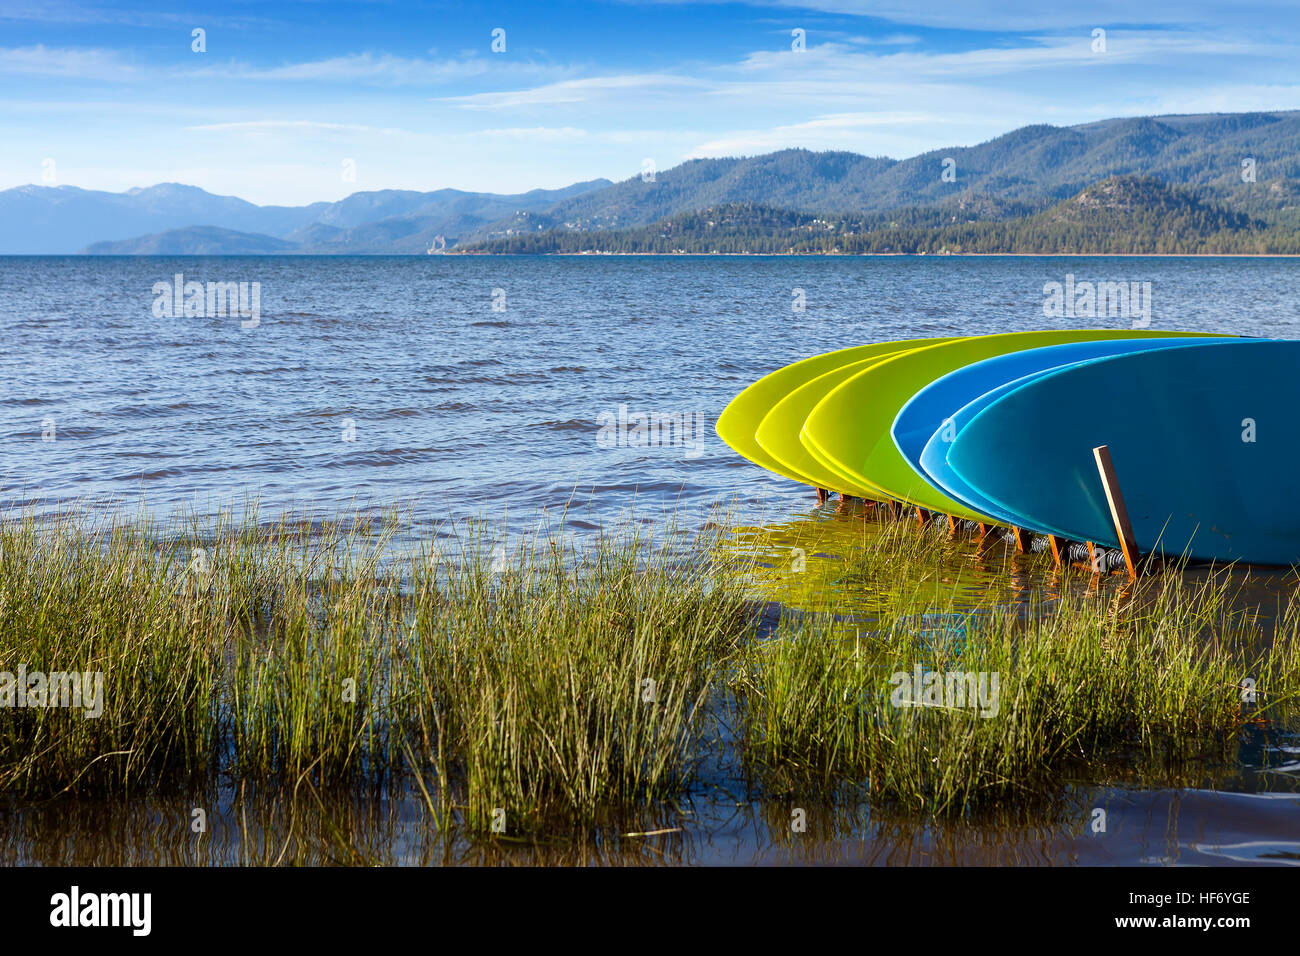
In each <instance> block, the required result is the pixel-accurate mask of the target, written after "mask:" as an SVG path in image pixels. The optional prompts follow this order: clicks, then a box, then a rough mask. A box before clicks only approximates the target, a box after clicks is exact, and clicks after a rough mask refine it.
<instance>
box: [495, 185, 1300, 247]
mask: <svg viewBox="0 0 1300 956" xmlns="http://www.w3.org/2000/svg"><path fill="white" fill-rule="evenodd" d="M891 217H895V218H891ZM470 251H478V252H491V253H512V254H521V253H527V254H557V253H558V254H569V255H574V254H583V253H587V254H591V253H621V254H629V255H631V254H656V253H657V254H665V253H687V254H695V255H706V254H715V253H719V254H746V253H747V254H754V255H790V254H828V253H829V254H844V255H854V254H857V255H861V254H864V253H872V254H889V253H893V254H906V255H918V254H920V255H926V254H961V253H968V254H969V253H1017V254H1018V253H1024V254H1039V255H1052V254H1064V253H1072V254H1077V255H1132V254H1143V253H1150V254H1160V255H1169V254H1179V255H1183V254H1187V255H1194V254H1223V255H1231V254H1252V255H1254V254H1284V255H1300V232H1297V230H1295V229H1294V228H1287V227H1283V226H1277V225H1270V224H1269V223H1267V222H1264V221H1262V220H1258V219H1253V218H1251V217H1250V216H1248V215H1247V214H1245V213H1241V212H1232V211H1230V210H1226V209H1223V208H1221V207H1219V206H1215V205H1212V204H1209V203H1205V202H1202V201H1201V200H1199V199H1197V198H1196V197H1195V195H1193V194H1192V193H1191V192H1190V191H1188V190H1186V189H1183V188H1181V187H1177V186H1167V185H1165V184H1164V183H1161V182H1160V181H1158V180H1156V179H1152V178H1141V177H1132V176H1113V177H1110V178H1108V179H1105V180H1102V182H1100V183H1098V184H1097V185H1095V186H1089V187H1087V188H1086V189H1084V190H1082V191H1081V192H1079V193H1078V195H1076V196H1072V197H1071V198H1069V199H1067V200H1065V201H1064V202H1060V203H1056V204H1055V205H1053V206H1049V207H1048V208H1047V209H1045V210H1042V211H1041V212H1037V213H1033V214H1030V215H1024V216H1020V217H1018V218H1013V219H982V220H981V219H975V218H964V217H963V218H958V216H956V215H954V214H951V213H950V211H949V210H947V209H943V208H937V207H931V208H924V207H912V208H910V209H907V210H900V211H896V212H894V213H885V214H879V213H876V214H869V215H865V216H863V215H850V216H831V215H827V214H826V213H801V212H794V211H791V210H788V209H779V208H774V207H771V206H762V205H757V204H753V203H719V204H718V205H716V206H710V207H708V208H707V209H703V210H697V211H692V212H687V213H680V214H678V215H675V216H666V217H665V218H663V219H661V220H659V221H658V222H655V223H652V224H650V225H648V226H637V227H634V228H631V229H609V230H600V231H595V232H580V231H577V230H559V229H551V230H547V231H545V232H539V233H527V234H525V235H519V236H511V237H509V238H503V239H494V240H490V241H488V242H486V243H483V244H480V245H479V246H476V247H473V248H471V250H470Z"/></svg>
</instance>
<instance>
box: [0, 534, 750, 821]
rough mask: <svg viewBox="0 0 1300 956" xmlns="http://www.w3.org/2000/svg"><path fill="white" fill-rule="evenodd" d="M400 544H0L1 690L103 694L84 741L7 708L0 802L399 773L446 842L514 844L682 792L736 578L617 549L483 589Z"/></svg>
mask: <svg viewBox="0 0 1300 956" xmlns="http://www.w3.org/2000/svg"><path fill="white" fill-rule="evenodd" d="M399 524H400V521H399V516H398V515H397V514H390V515H388V516H385V517H383V518H381V519H379V520H367V519H364V518H361V517H354V518H352V519H349V520H335V521H328V522H313V521H308V522H305V523H304V522H301V521H290V520H289V519H288V518H282V519H280V520H278V521H273V522H270V523H265V524H264V523H261V522H260V521H259V520H258V519H257V516H256V513H255V511H254V512H249V513H246V514H245V515H244V516H243V518H242V519H237V518H235V517H234V516H232V515H229V514H224V515H223V516H221V517H220V518H219V519H218V520H217V521H216V522H215V524H213V525H212V526H205V527H199V526H197V525H195V524H193V523H190V522H179V523H177V524H173V525H170V526H160V525H157V524H154V523H151V522H149V521H136V522H124V521H105V522H102V523H100V524H98V525H94V526H90V527H88V526H87V525H86V523H85V522H83V521H78V520H76V519H75V518H68V519H64V520H59V521H54V522H47V521H37V520H36V519H35V518H34V517H31V516H27V517H25V518H24V519H22V520H21V521H16V522H11V523H9V524H6V525H4V526H2V527H0V629H2V633H3V635H4V640H3V643H2V644H0V671H8V672H17V671H19V670H20V669H21V670H22V671H23V672H25V673H36V672H44V673H54V672H60V673H62V672H73V671H75V672H79V673H80V672H85V673H95V674H100V675H102V678H103V691H102V698H101V703H102V711H101V712H100V713H98V714H95V715H91V714H90V713H88V709H87V708H86V707H45V706H31V705H30V704H31V702H28V704H29V705H28V706H7V707H0V787H2V788H4V789H5V790H6V791H8V792H10V793H12V794H16V795H19V796H26V797H33V796H35V797H42V796H48V795H51V794H56V793H59V792H62V791H65V790H77V791H82V792H101V791H103V792H113V791H126V790H130V789H132V788H139V787H157V786H159V785H160V784H161V783H162V782H163V781H165V780H168V779H175V780H176V781H178V782H179V781H182V780H185V779H192V778H193V777H195V776H196V775H198V776H200V777H205V778H214V777H218V776H220V777H222V778H223V779H228V780H235V781H239V780H252V781H260V782H269V783H272V784H276V783H279V784H283V785H292V786H294V787H298V786H300V785H302V784H303V783H306V784H307V785H309V786H312V787H317V786H327V785H337V784H340V783H344V784H346V783H368V784H374V783H378V782H383V781H385V780H387V781H388V782H389V783H392V782H394V775H396V774H402V773H405V774H408V775H412V776H413V777H415V778H418V785H419V786H420V788H421V789H422V790H423V792H424V793H425V794H426V795H427V796H428V799H429V806H430V808H431V809H432V810H433V811H434V813H435V814H436V815H437V816H438V818H439V819H440V820H446V819H447V818H448V817H450V816H451V815H453V814H456V815H459V816H460V817H461V819H462V821H463V822H464V823H465V824H466V825H467V826H468V827H469V828H470V829H473V830H482V831H489V830H491V829H492V825H493V824H494V823H496V822H498V818H499V816H500V815H501V814H504V816H505V819H506V821H507V832H510V833H518V832H519V831H520V830H521V829H524V828H526V827H527V826H529V825H531V823H532V822H535V821H536V819H537V818H538V817H539V815H541V814H543V813H547V814H553V813H555V812H560V813H563V814H567V815H569V816H570V817H572V818H575V819H577V820H590V819H591V818H592V817H593V815H594V814H596V813H597V811H598V809H599V808H601V807H604V806H608V805H610V804H619V803H626V802H629V801H635V800H646V799H657V798H662V797H665V796H667V795H670V794H672V793H673V792H675V791H676V790H678V789H680V788H681V787H683V786H685V785H686V782H687V781H688V780H689V778H690V775H691V771H692V768H693V766H694V761H695V759H696V755H697V748H698V746H699V744H700V728H701V725H702V723H703V717H702V711H703V708H704V705H705V703H706V701H707V700H708V699H709V697H710V693H711V690H712V687H713V685H714V683H715V681H716V680H717V677H718V675H719V674H721V673H722V672H723V670H724V669H725V668H726V667H727V666H728V662H729V661H730V660H731V659H732V658H733V657H734V655H735V654H736V653H737V652H738V647H739V643H740V641H741V639H742V637H743V636H744V635H745V634H746V633H747V631H748V629H749V628H750V613H749V611H748V610H747V606H746V604H745V602H744V600H743V597H742V594H741V590H740V587H739V585H738V584H736V580H737V578H736V576H735V575H732V574H729V573H728V571H727V569H725V568H723V567H721V566H720V565H719V564H718V563H717V562H716V561H715V560H714V559H713V558H708V557H705V558H702V559H701V560H699V561H683V560H680V559H677V558H673V557H671V556H669V554H668V552H665V551H663V550H661V549H658V548H656V547H654V546H653V542H651V541H649V540H646V539H643V538H640V537H637V536H635V535H633V536H630V537H619V538H615V537H608V538H601V539H600V540H599V541H597V542H596V543H595V545H594V547H592V548H591V549H589V550H583V551H581V552H580V551H578V550H575V549H573V548H572V547H567V548H566V547H565V546H564V545H563V540H562V538H561V537H560V536H557V535H545V536H543V537H540V538H537V537H535V538H534V539H532V540H531V541H530V542H528V543H527V544H526V546H523V547H521V548H520V549H518V550H517V551H516V553H515V554H514V555H513V556H512V557H511V558H510V560H508V561H506V562H504V563H503V564H502V565H501V566H494V565H495V564H496V561H495V559H493V558H491V557H490V556H488V555H487V554H486V549H485V548H483V547H482V546H481V545H482V542H481V541H479V540H478V539H477V538H474V537H470V538H466V539H462V540H460V541H459V542H458V543H456V544H455V545H454V546H453V549H452V553H449V554H448V553H442V552H439V551H437V550H435V549H433V548H432V546H431V545H429V544H428V543H427V542H426V543H425V544H423V545H421V546H419V547H417V548H414V549H407V550H402V549H400V548H396V547H394V542H393V535H394V533H395V530H396V528H397V527H398V525H399ZM19 703H21V702H19ZM405 782H407V783H409V782H410V780H409V779H408V780H406V781H405Z"/></svg>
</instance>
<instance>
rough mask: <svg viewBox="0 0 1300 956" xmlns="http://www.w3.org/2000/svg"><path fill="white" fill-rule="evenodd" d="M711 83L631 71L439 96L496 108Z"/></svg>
mask: <svg viewBox="0 0 1300 956" xmlns="http://www.w3.org/2000/svg"><path fill="white" fill-rule="evenodd" d="M708 85H709V84H708V82H707V81H705V80H702V79H697V78H695V77H688V76H682V75H679V74H674V73H631V74H624V75H615V76H591V77H584V78H582V79H576V80H562V81H560V82H556V83H547V84H544V85H542V86H535V87H531V88H525V89H516V90H507V91H502V92H491V93H472V94H470V95H468V96H447V97H441V98H440V100H441V101H442V102H445V103H451V104H454V105H457V106H461V107H464V108H466V109H480V110H493V109H510V108H515V107H525V106H548V105H549V106H553V105H557V104H571V103H588V102H592V101H595V100H607V99H609V98H611V97H614V96H620V97H622V96H626V95H628V94H632V93H636V94H642V95H656V94H662V93H665V92H670V91H672V92H683V91H690V90H703V89H706V88H707V87H708Z"/></svg>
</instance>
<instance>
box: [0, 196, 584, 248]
mask: <svg viewBox="0 0 1300 956" xmlns="http://www.w3.org/2000/svg"><path fill="white" fill-rule="evenodd" d="M608 185H609V181H608V180H605V179H597V180H592V181H590V182H585V183H575V184H573V185H571V186H567V187H565V188H563V189H549V190H547V189H535V190H531V191H529V192H526V193H518V194H513V195H503V194H497V193H471V192H464V191H461V190H456V189H440V190H436V191H433V192H415V191H410V190H379V191H375V192H369V193H367V192H361V193H353V194H352V195H351V196H348V197H346V198H344V199H341V200H339V201H338V202H333V203H328V202H317V203H311V204H309V205H306V206H257V205H254V204H253V203H250V202H246V201H245V200H243V199H239V198H237V197H234V196H217V195H214V194H212V193H209V192H207V191H205V190H203V189H199V188H198V187H197V186H185V185H181V184H179V183H160V184H159V185H156V186H149V187H146V188H142V189H129V190H127V191H126V192H122V193H110V192H103V191H97V190H88V189H80V188H78V187H75V186H19V187H16V188H14V189H7V190H4V191H0V254H10V255H14V254H58V253H74V252H79V251H81V250H83V249H87V248H88V247H91V246H97V245H98V244H99V243H103V242H115V241H116V242H123V241H125V242H128V243H129V242H130V241H133V240H138V241H139V242H140V244H141V246H142V247H147V246H150V245H152V244H155V243H157V242H159V241H161V240H159V239H158V238H157V237H158V236H160V235H162V234H164V233H168V232H172V231H178V232H180V233H181V235H178V236H174V237H172V238H171V239H170V240H167V241H168V242H173V243H174V242H180V241H181V240H183V239H184V237H185V235H190V236H193V237H202V241H203V242H208V241H210V240H211V238H212V237H213V236H214V235H215V234H214V233H206V234H204V233H197V232H194V233H186V232H185V231H186V230H190V229H194V228H197V227H207V228H210V229H224V230H229V231H232V232H236V233H241V234H244V235H260V236H263V237H265V238H268V239H281V240H287V241H288V242H289V243H290V247H289V248H288V249H287V250H286V251H315V249H314V248H313V244H314V243H316V242H328V243H330V244H333V245H336V246H338V247H339V248H337V249H324V250H322V251H347V252H352V251H361V252H371V251H373V252H391V251H394V250H393V249H391V248H389V246H388V242H389V240H388V239H381V240H380V245H379V247H372V246H368V245H367V242H368V240H367V237H366V234H365V233H362V234H360V235H359V236H358V237H355V238H351V239H350V238H347V234H348V232H349V231H350V230H353V229H362V230H365V229H367V228H369V227H373V226H375V225H376V224H377V223H380V222H384V221H386V220H390V219H391V220H410V223H409V224H408V225H407V226H405V227H404V228H403V227H397V228H394V229H393V231H394V232H395V233H396V234H400V235H403V236H411V237H413V238H412V239H411V241H410V243H409V246H410V248H404V249H402V250H401V251H411V252H416V251H422V250H421V249H418V248H416V247H417V246H418V245H419V243H420V242H422V241H425V240H430V241H431V240H432V238H433V237H434V236H435V235H447V233H448V232H449V231H450V232H451V237H452V238H454V237H455V236H457V235H460V234H462V233H464V232H467V231H469V230H471V229H473V228H476V227H478V226H480V225H482V224H483V223H486V222H489V221H492V220H494V219H497V218H500V217H502V216H506V215H509V214H510V213H512V212H514V211H517V210H520V209H533V208H536V209H544V208H549V207H551V206H553V205H555V204H556V203H557V202H560V201H563V200H565V199H568V198H571V197H573V196H575V195H578V194H580V193H581V192H583V191H586V190H590V189H599V188H602V187H604V186H608ZM317 226H320V227H323V228H321V229H320V230H318V231H313V227H317ZM378 235H379V236H381V237H382V236H384V230H382V229H381V230H380V231H379V233H378ZM326 237H327V238H326ZM304 240H309V241H304ZM244 241H246V240H241V242H244ZM449 241H450V240H449ZM426 246H427V243H426ZM120 248H123V249H125V248H128V246H122V247H120Z"/></svg>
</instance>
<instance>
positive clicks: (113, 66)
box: [0, 44, 149, 82]
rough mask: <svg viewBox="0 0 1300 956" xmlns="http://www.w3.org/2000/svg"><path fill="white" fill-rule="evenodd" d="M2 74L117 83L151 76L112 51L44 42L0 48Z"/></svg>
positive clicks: (0, 69) (0, 70)
mask: <svg viewBox="0 0 1300 956" xmlns="http://www.w3.org/2000/svg"><path fill="white" fill-rule="evenodd" d="M0 73H10V74H25V75H28V76H47V77H48V76H60V77H69V78H76V79H83V80H101V81H114V82H122V81H132V80H139V79H144V78H146V77H147V76H148V75H149V74H148V72H147V71H145V70H143V69H141V68H140V67H139V66H137V65H136V64H135V63H132V62H131V61H129V60H126V59H124V58H123V57H122V56H121V55H120V54H118V53H117V52H115V51H113V50H101V49H94V48H81V49H68V48H61V47H47V46H43V45H41V44H37V45H35V46H27V47H0Z"/></svg>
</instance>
